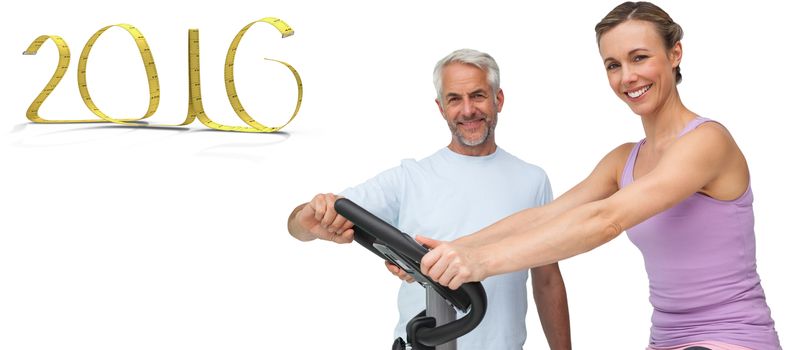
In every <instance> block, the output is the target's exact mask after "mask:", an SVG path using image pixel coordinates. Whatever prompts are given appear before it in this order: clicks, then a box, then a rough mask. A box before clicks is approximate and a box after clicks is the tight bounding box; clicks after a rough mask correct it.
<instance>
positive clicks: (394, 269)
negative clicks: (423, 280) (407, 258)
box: [385, 261, 415, 283]
mask: <svg viewBox="0 0 788 350" xmlns="http://www.w3.org/2000/svg"><path fill="white" fill-rule="evenodd" d="M385 263H386V268H387V269H389V272H391V274H392V275H394V276H397V277H399V279H401V280H403V281H405V282H408V283H413V281H415V280H414V279H413V276H411V275H409V274H408V273H407V272H405V270H403V269H401V268H399V266H397V265H394V264H392V263H390V262H388V261H385Z"/></svg>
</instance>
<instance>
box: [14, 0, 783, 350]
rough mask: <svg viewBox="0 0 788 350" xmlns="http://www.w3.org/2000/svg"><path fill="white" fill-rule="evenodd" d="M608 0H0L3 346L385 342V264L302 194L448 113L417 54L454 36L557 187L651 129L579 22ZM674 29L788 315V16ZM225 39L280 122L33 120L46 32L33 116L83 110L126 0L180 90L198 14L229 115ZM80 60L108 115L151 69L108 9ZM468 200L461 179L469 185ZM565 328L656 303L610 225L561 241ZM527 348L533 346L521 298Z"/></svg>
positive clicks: (168, 79) (637, 334)
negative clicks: (595, 240) (738, 155)
mask: <svg viewBox="0 0 788 350" xmlns="http://www.w3.org/2000/svg"><path fill="white" fill-rule="evenodd" d="M618 3H619V2H618V1H590V2H588V1H568V2H555V3H552V2H546V1H545V2H539V3H525V4H518V5H514V3H511V4H510V3H509V2H498V1H488V2H465V1H439V2H429V1H400V2H390V3H373V2H360V1H359V2H356V3H351V2H346V1H326V2H313V3H304V2H298V1H280V2H272V1H267V2H266V1H254V2H251V1H250V2H238V1H193V2H190V3H188V4H179V5H174V4H168V3H165V2H163V1H155V2H154V1H134V2H107V1H101V2H100V1H94V2H86V1H73V2H66V1H37V2H34V1H28V2H20V3H16V4H15V10H11V9H10V8H9V7H6V8H4V10H3V12H2V14H0V16H2V20H1V21H0V25H2V35H1V36H0V40H2V42H1V44H0V50H2V53H0V57H2V71H3V74H2V84H0V85H1V86H2V95H0V99H1V100H0V101H2V108H3V112H2V113H0V116H2V118H0V164H2V171H0V184H2V192H0V205H1V206H2V208H1V209H2V210H1V211H0V216H1V217H2V219H1V220H0V349H269V348H293V349H314V348H331V349H335V348H336V349H340V348H341V349H381V348H388V347H389V346H390V343H391V339H390V338H391V337H390V335H391V330H392V328H393V324H394V322H395V317H396V316H395V312H396V307H395V304H394V299H395V291H396V287H397V284H398V281H397V280H396V279H395V278H393V277H391V276H390V275H389V274H388V273H387V272H386V271H385V270H384V268H383V265H382V263H381V262H379V261H377V260H376V258H374V257H373V256H372V255H371V254H369V253H368V252H366V251H364V250H362V249H361V248H360V247H358V246H355V245H346V246H336V245H331V244H328V243H325V242H312V243H307V244H304V243H300V242H297V241H295V240H294V239H292V238H290V236H289V235H288V234H287V231H286V228H285V222H286V219H287V216H288V214H289V213H290V211H291V210H292V208H293V207H294V206H296V205H297V204H299V203H302V202H304V201H307V200H309V199H310V198H311V197H312V196H313V195H314V194H316V193H318V192H327V191H332V192H338V191H340V190H342V189H344V188H345V187H347V186H350V185H354V184H356V183H359V182H361V181H363V180H364V179H366V178H368V177H371V176H373V175H375V174H376V173H378V172H379V171H382V170H384V169H387V168H389V167H392V166H395V165H397V164H398V162H399V160H400V159H402V158H422V157H425V156H427V155H429V154H431V153H433V152H434V151H435V150H436V149H438V148H439V147H443V146H445V145H446V144H448V142H449V139H450V135H449V133H448V132H447V128H446V125H445V124H444V122H443V120H442V119H441V118H440V116H439V114H438V111H437V108H436V106H435V104H434V102H433V98H434V90H433V87H432V82H431V79H432V76H431V72H432V68H433V65H434V63H435V62H436V61H437V60H438V59H439V58H441V57H443V56H444V55H445V54H447V53H448V52H450V51H452V50H454V49H457V48H462V47H470V48H475V49H478V50H482V51H486V52H489V53H490V54H492V55H493V56H494V57H496V59H497V60H498V63H499V65H500V67H501V73H502V88H503V89H504V91H505V94H506V103H505V106H504V109H503V113H502V114H501V115H500V122H499V124H498V130H497V136H498V138H497V140H498V143H499V145H501V146H502V147H504V148H505V149H507V150H508V151H509V152H511V153H513V154H515V155H517V156H519V157H521V158H522V159H524V160H526V161H529V162H532V163H535V164H537V165H540V166H541V167H543V168H544V169H545V170H546V171H547V172H548V174H549V176H550V177H551V180H552V184H553V187H554V192H555V193H556V196H557V195H560V194H562V193H563V192H565V191H566V190H568V189H569V188H570V187H571V186H572V185H573V184H575V183H577V182H578V181H580V180H581V179H583V178H584V176H585V175H586V174H587V173H588V172H589V171H590V170H591V169H592V168H593V167H594V165H595V164H596V162H597V161H598V160H599V159H600V158H601V157H602V156H603V155H604V154H605V153H606V152H608V151H609V150H610V149H612V148H614V147H615V146H617V145H619V144H621V143H623V142H630V141H637V140H639V139H640V138H642V137H643V134H642V130H641V128H640V122H639V118H638V117H637V116H635V115H633V114H632V113H631V112H630V111H629V110H628V108H627V107H626V106H625V105H624V104H623V103H621V102H620V101H618V99H617V98H616V97H615V96H614V95H613V94H612V93H611V91H610V89H609V87H608V86H607V80H606V78H605V74H604V70H603V66H602V63H601V60H600V58H599V56H598V53H597V48H596V44H595V40H594V31H593V27H594V25H595V24H596V22H597V21H598V20H599V19H601V18H602V17H603V16H604V15H605V14H606V13H607V12H608V11H609V10H610V9H612V8H613V7H614V6H615V5H617V4H618ZM658 4H659V5H660V6H662V7H663V8H664V9H666V10H667V11H668V12H669V13H670V14H671V15H672V16H673V18H674V19H675V20H676V21H677V22H679V23H680V24H681V25H682V26H683V27H684V29H685V32H686V35H685V40H684V48H685V58H684V61H683V63H682V65H681V67H682V72H684V77H685V81H684V82H683V83H682V84H681V85H680V87H679V88H680V92H681V96H682V98H683V100H684V102H685V103H686V104H687V106H689V107H690V109H692V110H693V111H695V112H697V113H699V114H701V115H703V116H707V117H710V118H713V119H717V120H719V121H721V122H722V123H724V124H725V125H726V126H727V127H728V128H729V129H730V130H731V132H732V133H733V135H734V137H735V138H736V140H737V142H738V143H739V146H740V147H741V148H742V149H743V151H744V153H745V154H746V156H747V158H748V161H749V165H750V170H751V173H752V183H753V188H754V191H755V195H756V196H755V198H756V202H755V209H756V220H757V223H756V232H757V243H758V245H757V247H758V265H759V266H758V267H759V273H760V275H761V277H762V279H763V286H764V288H765V290H766V293H767V301H768V303H769V305H770V306H771V309H772V313H773V317H774V319H775V321H776V324H777V329H778V332H779V333H781V334H782V335H783V337H786V334H787V333H788V328H787V327H788V302H787V301H786V298H785V296H786V295H788V279H786V277H785V274H784V273H783V272H782V271H781V270H780V267H781V266H785V265H786V264H788V257H786V256H788V255H786V253H785V250H786V243H787V242H788V239H786V237H785V235H786V228H785V224H784V217H785V212H786V206H785V205H784V203H785V198H788V190H787V189H786V186H785V185H784V184H785V181H784V172H783V171H782V169H784V166H783V164H781V163H783V162H784V160H785V153H786V152H785V151H786V147H785V144H784V143H783V142H782V141H780V140H781V139H783V138H784V135H783V133H784V131H785V129H786V126H788V125H787V124H786V117H787V115H786V113H785V109H784V101H785V96H784V95H785V92H786V90H785V87H784V84H785V81H786V80H788V70H787V68H786V67H788V65H786V57H788V50H786V46H788V45H786V39H785V38H786V34H788V30H786V29H785V26H784V24H781V23H783V22H784V21H783V20H784V16H783V15H782V11H780V10H778V8H782V7H784V3H782V2H780V1H747V2H735V3H733V2H730V3H720V2H716V1H715V2H711V1H709V2H690V1H661V2H660V3H658ZM268 16H275V17H279V18H281V19H283V20H285V21H286V22H287V23H289V24H290V25H291V26H292V27H293V28H294V29H295V33H296V34H295V36H293V37H291V38H287V39H286V40H282V39H279V37H278V33H277V32H276V31H275V30H274V29H273V27H270V26H269V25H267V24H257V25H255V26H254V27H252V29H251V30H250V31H249V33H248V34H247V36H246V37H245V38H244V40H243V41H242V43H241V47H240V48H239V52H238V58H237V68H236V76H237V77H238V78H237V80H238V90H239V93H240V96H241V100H242V101H243V102H244V105H245V107H246V108H247V110H249V111H250V113H251V114H252V115H253V116H255V117H256V119H258V120H260V121H262V122H263V123H268V124H279V123H281V122H282V121H284V120H286V119H287V117H288V116H289V113H290V112H291V111H292V108H293V105H294V98H295V88H294V83H293V79H292V77H290V75H289V74H290V73H289V72H288V71H287V70H286V69H284V68H283V67H281V66H279V65H278V64H276V63H271V62H264V61H262V58H263V57H272V58H277V59H282V60H285V61H287V62H289V63H291V64H292V65H293V66H295V67H296V69H298V70H299V72H300V73H301V75H302V77H303V82H304V99H303V101H304V102H303V106H302V110H301V113H300V114H299V115H298V117H296V119H295V121H294V122H293V123H292V124H291V125H290V126H288V127H287V128H285V129H284V130H283V131H284V132H283V133H280V134H275V135H272V134H269V135H265V134H240V133H226V132H211V131H207V128H206V127H204V126H202V125H200V124H199V123H196V124H193V125H192V126H190V127H189V128H187V129H183V130H178V129H152V128H148V129H138V128H126V127H121V126H118V125H102V124H91V125H88V124H70V125H39V124H31V123H29V122H28V121H27V119H26V118H25V111H26V109H27V107H28V105H29V104H30V102H31V101H32V100H33V99H34V98H35V96H36V95H37V94H38V92H39V91H40V90H41V89H42V88H43V86H44V85H45V83H46V81H47V79H49V76H51V74H52V72H53V69H54V66H55V62H56V57H57V54H56V50H55V46H54V45H53V44H52V43H51V42H48V43H46V44H45V45H44V47H43V48H42V49H41V50H40V52H39V54H38V55H37V56H22V55H21V52H22V51H23V50H24V49H25V48H26V47H27V45H28V44H29V43H30V42H31V41H32V40H33V39H34V38H36V37H37V36H38V35H40V34H55V35H60V36H62V37H64V38H65V39H66V41H67V42H68V43H69V45H70V48H71V52H72V64H71V66H70V69H69V71H68V74H67V75H66V77H65V79H64V80H63V82H62V83H61V84H60V86H58V88H57V89H56V90H55V92H54V94H53V95H52V96H51V97H50V99H49V100H47V102H46V103H45V104H44V106H43V108H42V110H41V114H42V116H44V117H49V118H53V119H57V118H72V119H76V118H89V117H91V115H90V113H89V111H88V110H87V109H86V108H85V107H84V105H83V103H82V102H81V100H80V98H79V94H78V90H77V87H76V73H75V72H76V70H77V68H76V67H77V57H78V55H79V53H80V51H81V50H82V46H83V45H84V43H85V42H86V41H87V39H88V38H89V37H90V36H91V35H92V34H93V33H94V32H95V31H97V30H98V29H100V28H101V27H103V26H105V25H109V24H116V23H131V24H133V25H135V26H137V27H138V28H140V29H141V31H142V32H143V34H144V35H145V36H146V37H147V39H148V42H149V44H150V46H151V49H152V51H153V55H154V58H155V59H156V62H157V68H158V73H159V77H160V82H161V89H162V90H161V106H160V107H159V110H158V112H157V113H156V114H155V115H154V116H153V117H151V118H150V119H149V120H150V121H151V122H152V123H165V124H166V123H179V122H181V121H182V119H183V118H184V117H185V114H186V107H187V93H188V90H187V75H186V74H187V65H186V48H187V46H186V35H187V30H188V29H189V28H199V29H200V30H201V48H202V52H201V59H202V72H203V74H202V77H203V84H202V86H203V97H204V101H205V106H206V109H207V112H208V114H209V115H211V116H212V117H214V119H216V120H217V121H220V122H224V123H228V124H234V125H242V124H241V121H240V120H238V119H237V118H236V117H235V116H234V114H233V112H232V109H231V108H230V105H229V103H228V102H227V99H226V94H225V92H224V82H223V77H222V74H223V64H224V57H225V53H226V50H227V47H228V46H229V44H230V42H231V40H232V38H233V37H234V36H235V34H236V33H237V32H238V30H240V29H241V28H242V27H243V26H245V25H246V24H248V23H249V22H252V21H254V20H257V19H260V18H263V17H268ZM87 74H88V84H89V87H90V91H91V94H93V96H94V100H95V101H96V102H97V104H98V106H99V107H100V108H101V109H102V110H104V111H105V112H107V113H108V114H110V115H113V116H117V117H136V116H140V115H142V114H143V113H144V111H145V110H146V108H147V87H146V85H145V84H146V82H145V79H144V77H145V75H144V70H143V68H142V65H141V64H140V59H139V55H138V53H137V52H136V49H135V48H134V45H133V42H132V40H131V38H130V37H129V36H128V34H126V33H125V32H124V31H123V30H121V29H119V28H113V29H111V30H108V31H107V32H106V33H105V34H104V36H102V37H101V38H100V39H99V41H98V43H97V44H96V46H95V47H94V48H93V51H92V52H91V55H90V63H89V65H88V73H87ZM469 205H472V204H470V203H469ZM561 266H562V270H563V273H564V278H565V280H566V284H567V289H568V293H569V303H570V310H571V320H572V335H573V340H574V346H575V348H576V349H602V348H612V349H641V348H643V347H645V346H646V344H647V341H648V331H649V325H650V322H649V318H650V312H651V307H650V305H649V303H648V282H647V280H646V278H645V273H644V269H643V263H642V260H641V257H640V254H639V252H638V251H637V250H636V248H634V246H632V245H631V243H630V242H629V241H628V240H627V239H626V238H625V237H623V236H621V237H619V238H617V239H616V240H614V241H612V242H611V243H609V244H607V245H606V246H604V247H600V248H598V249H596V250H594V251H592V252H590V253H588V254H585V255H582V256H578V257H575V258H571V259H569V260H566V261H564V262H562V265H561ZM531 311H532V312H530V313H529V315H528V319H527V323H528V327H529V329H530V332H529V333H530V334H529V340H528V342H527V343H526V348H528V349H546V348H547V346H546V343H545V341H544V337H543V335H542V334H541V327H540V326H539V322H538V318H537V317H536V312H535V308H532V309H531Z"/></svg>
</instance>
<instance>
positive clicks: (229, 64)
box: [23, 17, 303, 132]
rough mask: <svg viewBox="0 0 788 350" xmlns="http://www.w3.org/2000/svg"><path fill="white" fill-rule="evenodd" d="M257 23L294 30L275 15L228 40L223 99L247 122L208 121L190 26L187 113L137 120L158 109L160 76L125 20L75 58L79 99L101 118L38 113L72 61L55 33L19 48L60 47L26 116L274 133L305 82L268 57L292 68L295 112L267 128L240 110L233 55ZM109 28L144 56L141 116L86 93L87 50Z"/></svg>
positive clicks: (140, 37) (197, 45)
mask: <svg viewBox="0 0 788 350" xmlns="http://www.w3.org/2000/svg"><path fill="white" fill-rule="evenodd" d="M258 22H265V23H268V24H270V25H272V26H274V27H275V28H276V29H277V30H279V32H280V33H281V34H282V38H286V37H288V36H291V35H293V29H292V28H290V26H289V25H287V23H285V22H284V21H282V20H280V19H278V18H274V17H266V18H263V19H260V20H257V21H254V22H252V23H250V24H248V25H247V26H245V27H244V28H243V29H241V31H240V32H238V34H237V35H236V36H235V39H233V41H232V43H231V44H230V48H229V50H228V51H227V56H226V59H225V67H224V78H225V88H226V90H227V97H228V98H229V99H230V105H232V107H233V110H234V111H235V113H236V114H237V115H238V117H239V118H241V120H243V121H244V122H245V123H246V124H247V125H249V126H248V127H247V126H229V125H223V124H219V123H217V122H214V121H213V120H211V119H210V118H209V117H208V115H207V114H206V113H205V109H204V108H203V105H202V93H201V89H200V39H199V31H198V30H197V29H190V30H189V44H188V47H189V51H188V54H189V60H188V67H189V110H188V114H187V116H186V119H185V120H184V121H183V122H182V123H180V124H147V123H146V124H143V123H141V122H140V121H141V120H142V119H145V118H148V117H150V116H151V115H153V114H154V113H155V112H156V109H157V108H158V106H159V98H160V95H159V92H160V91H159V77H158V73H157V72H156V63H155V61H154V60H153V54H152V53H151V50H150V47H149V46H148V42H147V41H146V40H145V37H144V36H143V35H142V33H141V32H140V31H139V30H138V29H137V28H135V27H134V26H132V25H129V24H116V25H110V26H106V27H104V28H101V29H99V30H98V31H97V32H96V33H95V34H93V36H92V37H91V38H90V39H89V40H88V42H87V43H86V44H85V47H84V48H83V49H82V53H81V54H80V57H79V67H78V71H77V84H78V87H79V94H80V96H81V97H82V101H83V102H84V103H85V105H86V106H87V107H88V109H90V111H91V112H93V114H95V115H96V116H98V117H99V118H100V119H80V120H66V119H44V118H42V117H41V116H39V114H38V111H39V109H40V107H41V105H42V104H43V103H44V100H46V98H47V97H49V95H50V94H51V93H52V91H53V90H54V89H55V87H57V84H58V83H60V80H62V79H63V76H64V75H65V74H66V71H67V70H68V64H69V62H70V60H71V56H70V51H69V49H68V45H67V44H66V42H65V40H63V38H61V37H59V36H56V35H41V36H39V37H38V38H36V39H35V40H34V41H33V42H32V43H31V44H30V46H29V47H28V48H27V50H25V52H23V54H25V55H35V54H36V53H37V52H38V49H39V48H40V47H41V45H43V44H44V43H45V42H46V41H47V40H48V39H51V40H52V41H53V42H54V43H55V44H56V45H57V47H58V53H59V56H60V58H59V60H58V64H57V68H56V69H55V73H54V74H53V75H52V78H50V80H49V82H48V83H47V85H46V87H45V88H44V89H43V90H42V91H41V93H40V94H39V95H38V96H37V97H36V99H35V100H33V103H31V104H30V107H29V108H28V110H27V114H26V115H27V118H28V119H29V120H30V121H32V122H35V123H94V122H112V123H117V124H126V125H139V126H185V125H189V124H191V123H192V122H193V121H194V119H198V120H200V122H201V123H203V124H204V125H205V126H207V127H209V128H211V129H216V130H223V131H240V132H275V131H278V130H280V129H282V128H283V127H285V126H286V125H287V124H289V123H290V122H291V121H292V120H293V119H294V118H295V116H296V115H297V114H298V111H299V109H300V108H301V100H302V97H303V85H302V83H301V76H300V75H299V74H298V72H297V71H296V70H295V68H293V66H291V65H290V64H288V63H286V62H283V61H279V60H273V59H267V60H271V61H275V62H278V63H281V64H283V65H284V66H286V67H287V68H288V69H290V71H291V72H292V73H293V77H294V78H295V80H296V83H297V87H298V100H297V102H296V107H295V110H294V111H293V114H292V115H291V116H290V119H289V120H288V121H287V122H286V123H285V124H283V125H280V126H273V127H271V126H266V125H263V124H262V123H260V122H258V121H256V120H255V119H254V118H252V117H251V116H250V115H249V114H248V113H247V112H246V110H245V109H244V108H243V105H242V104H241V101H240V99H239V98H238V93H237V91H236V88H235V79H234V71H233V67H234V65H235V53H236V51H237V49H238V45H239V44H240V42H241V39H242V38H243V35H244V34H245V33H246V32H247V31H248V30H249V28H250V27H251V26H252V25H254V24H255V23H258ZM111 27H120V28H122V29H124V30H126V31H127V32H128V33H129V34H130V35H131V36H132V37H133V38H134V41H135V43H136V44H137V49H138V50H139V52H140V55H141V57H142V62H143V64H144V65H145V73H146V75H147V79H148V94H149V103H148V110H147V112H146V113H145V114H144V115H143V116H142V117H139V118H115V117H111V116H109V115H107V114H105V113H104V112H102V111H101V110H100V109H99V108H98V106H96V104H95V103H93V100H92V99H91V97H90V93H89V91H88V86H87V80H86V72H87V61H88V56H89V55H90V50H91V49H92V48H93V45H94V44H95V42H96V40H97V39H98V38H99V36H101V34H102V33H104V32H105V31H106V30H107V29H109V28H111Z"/></svg>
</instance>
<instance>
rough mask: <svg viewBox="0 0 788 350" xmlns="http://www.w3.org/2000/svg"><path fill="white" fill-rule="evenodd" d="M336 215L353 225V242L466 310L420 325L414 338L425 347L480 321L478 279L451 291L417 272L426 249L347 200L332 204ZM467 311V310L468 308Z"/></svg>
mask: <svg viewBox="0 0 788 350" xmlns="http://www.w3.org/2000/svg"><path fill="white" fill-rule="evenodd" d="M334 209H336V211H337V213H339V215H342V216H344V217H345V218H346V219H348V220H350V221H351V222H353V224H355V227H354V229H353V230H354V238H355V241H356V242H358V243H359V244H361V245H362V246H364V247H365V248H367V249H368V250H370V251H372V252H373V253H375V254H377V255H378V256H380V257H381V258H383V259H385V260H388V261H389V262H391V263H393V264H395V265H397V266H399V267H400V268H401V269H403V270H404V271H405V272H407V273H408V274H410V275H411V276H413V278H414V279H416V281H418V282H419V283H421V285H423V286H425V287H426V286H430V287H432V288H433V289H434V290H435V291H436V292H437V293H438V294H440V295H441V296H442V297H443V298H444V299H446V300H447V301H449V302H450V303H451V304H452V305H453V306H454V307H455V308H457V309H458V310H461V311H463V312H467V314H466V315H465V316H463V317H462V318H460V319H459V320H456V321H452V322H449V323H447V324H445V325H441V326H438V327H436V328H420V329H418V330H417V331H416V334H415V339H418V342H419V343H421V344H423V345H426V346H436V345H440V344H443V343H446V342H449V341H451V340H454V339H456V338H459V337H461V336H463V335H465V334H467V333H468V332H470V331H471V330H473V329H474V328H476V326H477V325H479V323H480V322H481V321H482V318H484V314H485V312H486V311H487V295H486V293H485V291H484V287H482V285H481V283H479V282H472V283H465V284H463V285H462V286H460V288H459V289H457V290H451V289H449V288H447V287H445V286H443V285H441V284H439V283H436V282H435V281H433V280H432V279H431V278H429V277H427V276H425V275H423V274H422V273H421V258H422V257H423V256H424V254H426V253H427V252H428V250H427V249H426V248H424V247H423V246H421V245H420V244H418V243H417V242H416V241H415V240H413V238H411V237H410V236H408V235H407V234H405V233H402V232H401V231H400V230H398V229H396V228H395V227H393V226H391V225H389V224H388V223H386V222H385V221H383V220H381V219H380V218H378V217H377V216H375V215H373V214H372V213H370V212H368V211H366V210H365V209H364V208H361V207H360V206H358V205H357V204H356V203H353V202H352V201H350V200H349V199H346V198H340V199H338V200H337V201H336V202H335V203H334ZM469 310H470V311H469Z"/></svg>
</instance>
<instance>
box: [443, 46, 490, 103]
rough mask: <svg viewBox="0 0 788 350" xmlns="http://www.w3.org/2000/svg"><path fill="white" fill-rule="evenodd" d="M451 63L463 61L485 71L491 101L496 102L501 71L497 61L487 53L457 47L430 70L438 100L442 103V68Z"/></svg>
mask: <svg viewBox="0 0 788 350" xmlns="http://www.w3.org/2000/svg"><path fill="white" fill-rule="evenodd" d="M451 63H464V64H470V65H473V66H476V67H477V68H479V69H481V70H483V71H485V72H486V73H487V83H488V84H490V88H491V89H492V95H493V101H494V102H495V103H498V89H499V88H500V86H501V72H500V71H499V70H498V63H496V62H495V59H494V58H492V56H490V55H489V54H486V53H484V52H480V51H476V50H472V49H459V50H457V51H454V52H452V53H450V54H449V55H448V56H446V57H444V58H443V59H442V60H440V61H438V63H437V64H435V70H433V71H432V82H433V83H434V84H435V91H436V92H437V93H438V101H440V102H441V104H443V68H444V67H446V66H448V65H449V64H451Z"/></svg>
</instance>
